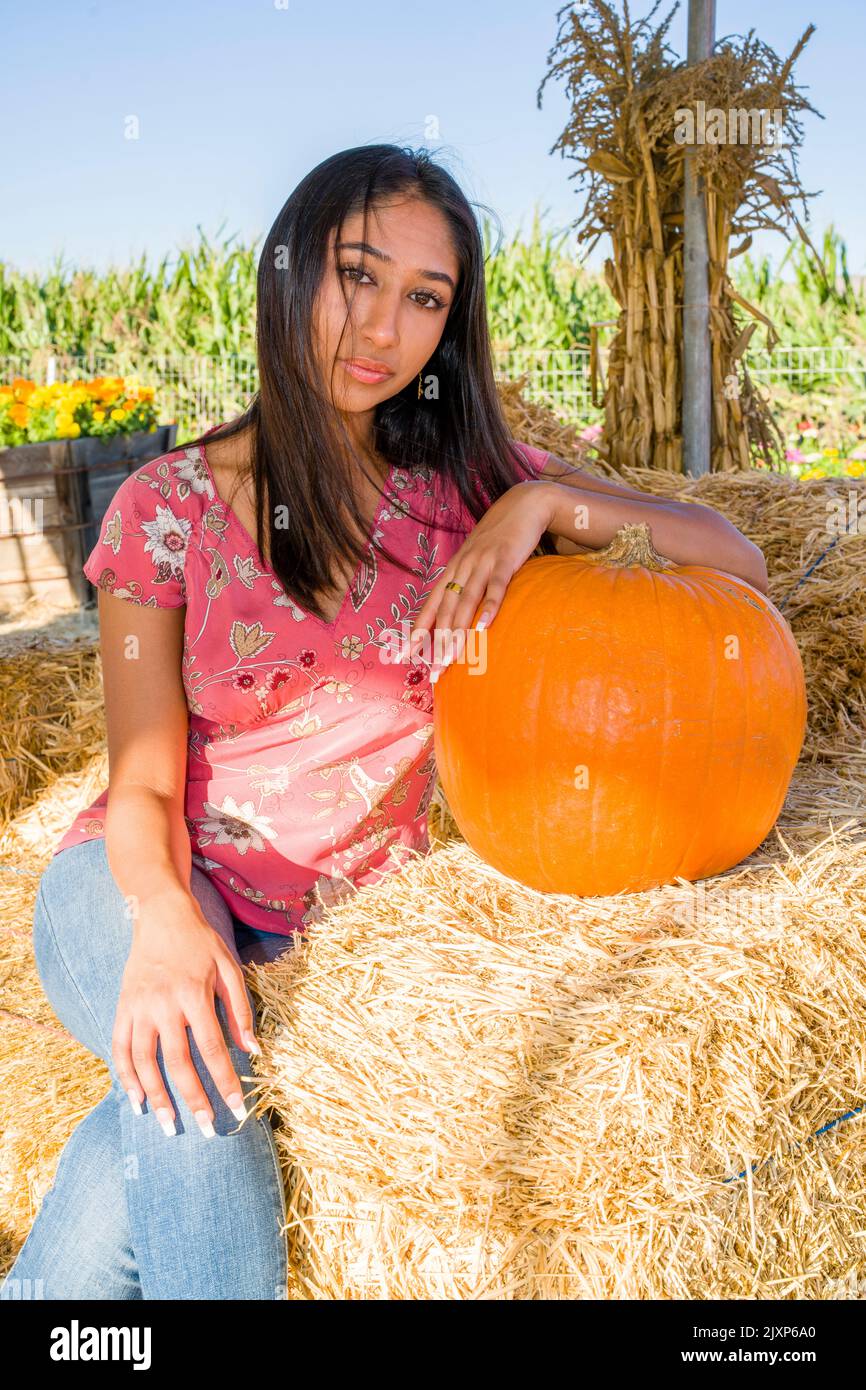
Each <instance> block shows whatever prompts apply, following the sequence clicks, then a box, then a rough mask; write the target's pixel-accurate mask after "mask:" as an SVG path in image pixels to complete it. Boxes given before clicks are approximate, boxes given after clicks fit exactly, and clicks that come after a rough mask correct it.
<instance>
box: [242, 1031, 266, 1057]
mask: <svg viewBox="0 0 866 1390" xmlns="http://www.w3.org/2000/svg"><path fill="white" fill-rule="evenodd" d="M244 1047H245V1048H246V1050H247V1052H255V1053H256V1054H257V1055H259V1054H260V1053H261V1050H262V1049H261V1048H260V1047H259V1045H258V1043H257V1042H256V1040H255V1038H254V1036H253V1034H252V1033H244Z"/></svg>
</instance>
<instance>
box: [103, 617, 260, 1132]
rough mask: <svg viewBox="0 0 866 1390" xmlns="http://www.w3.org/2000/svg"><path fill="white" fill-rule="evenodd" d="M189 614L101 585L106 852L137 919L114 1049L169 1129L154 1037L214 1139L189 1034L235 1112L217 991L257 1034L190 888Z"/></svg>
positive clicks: (170, 1113)
mask: <svg viewBox="0 0 866 1390" xmlns="http://www.w3.org/2000/svg"><path fill="white" fill-rule="evenodd" d="M184 612H185V610H184V608H183V607H172V608H150V607H148V606H147V605H145V604H132V603H130V602H129V601H128V600H126V599H123V598H119V597H117V596H115V595H113V594H109V593H106V592H104V591H102V590H100V593H99V628H100V648H101V652H102V676H103V686H104V689H105V715H106V725H107V731H108V762H109V786H108V811H107V814H106V818H105V849H106V854H107V857H108V864H109V868H110V870H111V875H112V877H113V879H114V881H115V883H116V884H117V886H118V888H119V890H120V892H121V894H122V895H123V897H124V898H125V899H126V900H127V911H128V914H129V916H130V918H131V922H132V942H131V947H130V951H129V956H128V959H127V962H126V968H125V970H124V973H123V978H122V980H121V987H120V995H119V998H118V1003H117V1010H116V1013H115V1019H114V1029H113V1033H112V1048H111V1050H112V1057H113V1060H114V1063H115V1067H116V1070H117V1074H118V1076H119V1078H120V1080H121V1082H122V1084H123V1087H124V1089H125V1090H126V1092H127V1094H128V1095H129V1097H130V1100H131V1101H132V1102H133V1108H135V1106H136V1105H138V1106H140V1103H141V1101H142V1100H144V1099H145V1097H146V1098H147V1100H148V1102H149V1103H150V1105H151V1107H152V1109H153V1110H154V1112H155V1113H156V1115H157V1117H158V1119H159V1120H160V1123H161V1124H163V1128H164V1130H165V1132H166V1134H172V1133H174V1132H175V1131H174V1128H173V1125H174V1118H175V1116H174V1109H173V1105H172V1101H171V1096H170V1095H169V1092H168V1090H167V1088H166V1085H165V1081H164V1079H163V1075H162V1072H161V1070H160V1068H159V1066H158V1064H157V1058H156V1044H157V1041H159V1042H161V1044H162V1052H163V1060H164V1061H165V1064H166V1066H167V1068H168V1070H169V1073H170V1075H171V1077H172V1080H173V1081H174V1082H175V1083H176V1085H177V1088H178V1090H179V1091H180V1093H181V1095H182V1096H183V1098H184V1100H185V1101H186V1102H187V1104H188V1105H189V1108H190V1110H191V1111H192V1112H193V1114H194V1115H195V1117H196V1120H197V1121H198V1123H199V1125H200V1126H201V1128H202V1130H203V1132H204V1133H205V1134H206V1135H208V1136H209V1137H210V1136H211V1135H213V1134H214V1129H213V1118H214V1115H213V1107H212V1105H211V1103H210V1101H209V1099H208V1095H207V1092H206V1091H205V1089H204V1086H203V1085H202V1080H201V1077H200V1076H199V1073H198V1072H197V1071H196V1069H195V1066H194V1065H193V1062H192V1058H191V1056H190V1051H189V1042H188V1040H187V1032H186V1030H187V1028H189V1029H190V1031H191V1032H192V1035H193V1037H194V1038H195V1041H196V1045H197V1046H198V1049H199V1052H200V1054H201V1057H202V1059H203V1060H204V1064H205V1066H206V1067H207V1069H208V1071H209V1072H210V1074H211V1076H212V1077H213V1079H214V1081H215V1083H216V1085H217V1087H218V1089H219V1091H220V1093H221V1095H222V1096H223V1098H224V1100H225V1102H226V1104H227V1105H228V1106H229V1108H230V1109H231V1110H232V1112H233V1113H234V1114H235V1115H236V1116H237V1118H238V1119H239V1120H240V1119H243V1117H244V1115H245V1114H246V1107H245V1106H244V1103H243V1088H242V1086H241V1084H240V1080H239V1078H238V1075H237V1073H236V1071H235V1069H234V1067H233V1066H232V1060H231V1056H230V1054H229V1051H228V1048H227V1047H226V1043H225V1039H224V1037H223V1033H222V1029H221V1027H220V1022H219V1019H218V1018H217V1015H216V1012H215V1009H214V998H215V996H216V994H219V995H220V997H221V998H222V999H223V1002H224V1005H225V1008H226V1014H227V1018H228V1022H229V1027H230V1029H231V1032H232V1035H233V1037H234V1039H235V1041H236V1043H237V1044H238V1046H239V1047H243V1048H245V1049H249V1048H250V1046H251V1045H252V1044H254V1043H255V1038H254V1035H253V1027H254V1019H253V1015H252V1011H251V1009H250V1005H249V1000H248V998H247V995H246V990H245V987H244V976H243V970H242V967H241V966H240V964H239V963H238V961H237V960H236V959H235V957H234V956H233V955H232V953H231V952H230V950H229V948H228V946H227V945H226V943H225V942H224V941H223V939H222V937H221V936H220V935H219V933H218V932H217V931H216V929H215V928H214V927H213V926H212V924H211V923H210V922H209V921H208V920H207V918H206V917H205V915H204V913H203V911H202V908H201V905H200V903H199V901H198V899H197V898H196V896H195V894H194V893H193V892H192V891H191V887H190V878H191V871H192V848H191V845H190V838H189V831H188V829H187V826H186V820H185V817H184V802H185V795H186V776H187V733H188V729H189V710H188V708H187V703H186V693H185V691H184V688H183V681H182V678H181V669H182V652H183V634H184Z"/></svg>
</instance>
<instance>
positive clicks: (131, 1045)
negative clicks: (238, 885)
mask: <svg viewBox="0 0 866 1390" xmlns="http://www.w3.org/2000/svg"><path fill="white" fill-rule="evenodd" d="M215 996H218V997H219V998H221V999H222V1001H223V1004H224V1006H225V1010H226V1016H227V1019H228V1023H229V1027H230V1029H231V1033H232V1037H233V1038H234V1040H235V1042H236V1043H237V1045H238V1047H240V1048H242V1049H243V1050H244V1051H245V1052H258V1051H260V1048H259V1047H258V1044H257V1043H256V1040H255V1036H254V1033H253V1027H254V1019H253V1015H252V1011H251V1009H250V1004H249V1000H248V998H247V993H246V986H245V983H244V974H243V968H242V966H240V965H239V964H238V962H237V960H236V959H235V957H234V956H233V955H232V953H231V951H230V950H229V949H228V947H227V946H226V944H225V942H224V941H223V939H222V937H221V936H220V935H219V933H218V932H216V931H215V930H214V928H213V927H212V926H211V925H210V923H209V922H208V921H207V919H206V918H205V916H204V914H203V913H202V910H201V908H200V906H199V904H198V900H197V899H196V898H195V897H194V896H193V894H191V893H186V892H183V891H180V892H178V893H169V894H165V895H161V896H159V897H156V898H151V899H148V900H147V902H145V903H139V905H138V913H137V915H136V918H135V921H134V923H133V940H132V949H131V950H130V953H129V958H128V960H127V962H126V968H125V970H124V972H123V978H122V980H121V986H120V998H119V1000H118V1005H117V1012H116V1014H115V1020H114V1031H113V1034H112V1039H111V1053H112V1057H113V1060H114V1064H115V1067H116V1069H117V1074H118V1076H119V1077H120V1080H121V1082H122V1084H123V1087H124V1090H125V1091H126V1093H127V1095H128V1096H129V1099H130V1102H131V1104H132V1107H133V1109H134V1110H135V1113H136V1114H140V1113H141V1108H140V1102H141V1101H142V1100H143V1099H144V1097H145V1096H146V1097H147V1101H148V1104H149V1105H151V1106H152V1107H153V1109H154V1110H155V1112H156V1116H157V1119H158V1120H159V1122H160V1124H161V1126H162V1128H163V1131H164V1133H165V1134H167V1135H172V1134H174V1133H176V1131H175V1127H174V1109H173V1107H172V1103H171V1098H170V1096H169V1094H168V1091H167V1090H166V1087H165V1083H164V1082H163V1079H162V1073H161V1072H160V1069H159V1065H158V1062H157V1058H156V1045H157V1041H160V1042H161V1043H162V1055H163V1060H164V1062H165V1065H166V1068H167V1069H168V1071H169V1073H170V1074H171V1077H172V1079H173V1080H174V1081H175V1082H176V1084H177V1088H178V1090H179V1091H180V1093H181V1095H182V1096H183V1098H184V1100H185V1101H186V1103H187V1105H188V1106H189V1108H190V1110H191V1111H192V1113H193V1114H194V1115H195V1118H196V1121H197V1123H198V1125H199V1127H200V1129H201V1130H202V1132H203V1133H204V1134H206V1135H207V1136H208V1138H210V1137H212V1136H213V1133H214V1129H213V1107H212V1106H211V1103H210V1101H209V1100H208V1097H207V1093H206V1091H205V1089H204V1087H203V1086H202V1083H201V1078H200V1077H199V1075H198V1073H197V1071H196V1069H195V1067H194V1065H193V1061H192V1058H191V1056H190V1051H189V1042H188V1038H187V1034H186V1027H187V1025H189V1027H190V1029H191V1030H192V1035H193V1037H194V1038H195V1042H196V1046H197V1047H198V1050H199V1052H200V1053H201V1056H202V1059H203V1060H204V1062H205V1065H206V1066H207V1069H208V1071H209V1072H210V1074H211V1076H212V1077H213V1080H214V1082H215V1083H216V1087H217V1090H218V1091H219V1093H220V1095H221V1096H222V1097H223V1099H224V1100H225V1103H226V1105H227V1106H228V1107H229V1109H230V1110H231V1111H232V1113H233V1114H234V1115H235V1117H236V1118H237V1119H238V1120H242V1119H244V1117H245V1116H246V1114H247V1111H246V1108H245V1106H244V1098H243V1092H242V1089H241V1084H240V1081H239V1079H238V1076H237V1073H236V1072H235V1069H234V1067H233V1066H232V1063H231V1058H230V1056H229V1051H228V1048H227V1046H226V1042H225V1038H224V1037H223V1032H222V1027H221V1026H220V1021H219V1019H218V1018H217V1015H216V1009H215V1007H214V997H215Z"/></svg>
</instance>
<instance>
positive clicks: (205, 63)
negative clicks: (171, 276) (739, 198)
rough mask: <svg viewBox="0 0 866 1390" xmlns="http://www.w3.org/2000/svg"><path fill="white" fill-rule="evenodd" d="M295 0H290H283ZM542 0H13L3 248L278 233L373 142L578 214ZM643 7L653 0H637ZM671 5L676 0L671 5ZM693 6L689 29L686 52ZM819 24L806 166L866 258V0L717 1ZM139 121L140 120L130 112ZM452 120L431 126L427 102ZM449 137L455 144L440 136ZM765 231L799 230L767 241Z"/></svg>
mask: <svg viewBox="0 0 866 1390" xmlns="http://www.w3.org/2000/svg"><path fill="white" fill-rule="evenodd" d="M278 3H279V0H278ZM557 8H558V4H557V3H545V2H544V0H437V3H435V4H432V5H430V4H424V3H420V4H417V3H416V4H412V3H406V0H399V3H398V2H397V0H373V3H371V4H367V5H360V4H358V3H357V0H351V2H350V0H285V8H278V7H277V5H275V3H274V0H235V3H228V0H207V3H205V0H175V3H171V4H169V3H167V2H166V0H150V3H145V4H141V3H132V0H101V3H86V0H43V3H41V4H39V5H36V6H26V5H15V6H10V7H8V8H7V9H6V12H5V16H4V21H3V32H4V59H3V83H2V90H0V115H2V125H3V129H4V131H5V132H7V135H6V140H5V151H6V152H5V157H4V159H3V161H2V165H0V209H2V212H0V219H2V220H0V256H2V258H3V259H5V260H7V261H9V262H11V263H12V264H13V265H15V266H17V267H18V268H20V269H24V270H39V269H44V268H45V267H46V266H47V265H48V264H49V262H50V260H51V258H52V257H53V256H54V255H55V254H57V253H62V255H63V257H64V259H65V260H66V261H67V262H68V263H69V264H70V265H88V266H96V267H99V268H104V267H105V266H106V265H108V264H110V263H112V262H113V263H115V264H121V265H122V264H126V263H127V262H128V261H129V260H130V258H131V257H134V256H137V255H140V254H141V253H142V252H144V253H146V254H147V256H148V257H149V258H150V259H151V260H152V261H155V260H156V259H157V258H158V257H160V256H161V255H162V254H164V253H165V252H172V251H173V250H175V249H176V248H177V247H178V246H179V245H183V244H186V243H188V242H190V241H194V240H195V239H196V237H197V233H196V226H197V224H201V226H202V227H203V228H204V230H205V231H206V232H207V233H208V234H209V235H211V236H213V235H215V234H216V232H217V230H218V229H219V228H220V226H221V225H222V224H225V226H224V234H226V233H230V232H237V233H239V234H240V235H241V236H242V237H243V238H244V239H245V240H246V239H250V238H252V237H253V236H255V235H264V234H265V233H266V231H267V229H268V227H269V226H270V224H271V222H272V221H273V218H274V216H275V215H276V213H277V211H278V210H279V208H280V206H281V205H282V203H283V201H284V200H285V198H286V196H287V195H288V193H289V192H290V191H291V189H292V188H293V187H294V185H295V184H296V183H297V181H298V180H299V179H300V178H301V177H302V176H303V175H304V174H305V173H306V172H307V171H308V170H309V169H310V168H312V167H313V166H314V165H315V164H316V163H318V162H319V160H321V159H323V158H325V157H326V156H327V155H329V154H331V153H333V152H334V151H336V150H339V149H344V148H346V147H348V146H351V145H356V144H362V143H366V142H368V141H371V140H383V141H395V142H397V143H410V144H422V143H428V144H430V145H431V146H432V147H433V148H434V149H437V150H440V151H441V152H443V153H444V155H445V156H446V158H447V161H448V164H449V167H450V168H451V170H452V172H453V173H455V174H456V176H457V177H458V179H459V180H460V182H461V184H462V186H463V187H464V189H465V190H466V191H467V193H468V194H469V196H470V197H472V198H474V199H477V200H481V201H483V202H486V203H488V204H490V205H491V206H492V207H493V208H494V209H495V210H496V212H497V214H498V215H499V217H500V218H501V219H502V221H503V223H504V225H505V229H506V231H511V230H513V229H514V228H515V227H516V226H517V225H518V224H519V223H520V222H521V221H522V222H523V224H524V226H526V225H527V224H528V220H529V216H530V213H531V209H532V207H533V204H534V203H535V202H537V201H538V202H540V203H541V205H542V207H545V208H547V209H549V211H550V218H551V225H554V226H560V227H565V226H567V225H568V224H569V223H570V222H571V221H572V220H573V219H574V216H575V213H576V211H577V209H578V199H577V196H576V194H575V192H574V182H573V181H572V182H569V179H568V175H569V174H570V173H571V171H572V170H573V169H574V168H575V167H576V166H575V164H574V162H573V161H571V160H564V159H562V158H561V157H560V156H559V155H558V154H557V155H550V154H549V153H548V151H549V149H550V147H551V146H552V145H553V143H554V141H555V140H556V138H557V136H558V134H559V132H560V130H561V129H562V127H563V125H564V122H565V119H566V102H565V97H564V94H563V91H562V87H561V85H559V84H556V83H553V82H550V83H548V85H547V87H546V88H545V94H544V98H543V105H542V109H541V110H539V109H538V108H537V106H536V99H535V94H536V91H537V88H538V84H539V82H540V80H541V78H542V76H543V74H544V71H545V67H546V55H547V51H548V49H549V47H550V46H551V44H552V42H553V40H554V37H555V33H556V18H555V16H556V10H557ZM632 8H633V13H635V14H646V13H647V12H648V10H649V3H648V0H644V2H643V3H642V0H634V3H633V7H632ZM664 12H665V10H664V8H663V9H662V13H664ZM685 13H686V8H685V4H684V5H682V6H681V8H680V10H679V12H678V13H677V15H676V17H675V19H674V24H673V29H672V42H673V44H674V47H675V48H676V49H677V50H678V51H680V52H684V48H685ZM809 22H814V23H815V24H816V26H817V30H816V33H815V34H814V35H813V36H812V39H811V40H810V43H809V45H808V47H807V49H806V52H805V54H804V55H803V57H802V58H801V60H800V65H799V68H798V74H799V77H798V80H799V81H800V82H801V83H805V84H807V85H808V88H809V91H808V93H807V95H808V96H809V99H810V100H811V101H812V104H813V105H814V106H816V107H817V108H818V110H819V111H821V112H822V113H823V114H824V116H825V118H826V119H825V120H823V121H821V120H818V119H817V118H814V117H807V125H806V130H807V140H806V147H805V154H804V157H803V160H802V166H801V167H802V173H803V181H804V183H805V185H806V187H807V188H809V189H815V190H818V189H821V190H823V192H822V193H821V196H820V197H819V198H817V199H815V201H814V203H813V212H812V218H813V225H814V228H815V231H816V234H817V235H820V234H821V233H822V231H823V228H824V227H825V226H826V225H827V224H828V223H829V222H831V221H833V222H835V223H836V225H837V226H838V228H839V229H840V231H841V232H842V234H843V235H844V236H845V238H846V240H847V241H848V245H849V251H850V266H851V270H852V271H853V272H855V273H858V274H862V273H864V272H866V180H864V176H863V173H864V167H866V157H864V146H866V129H864V127H866V121H864V117H863V110H864V88H866V3H864V0H823V3H821V4H820V5H819V4H817V3H816V0H760V3H756V0H717V33H718V34H720V35H721V34H725V33H743V32H745V31H747V29H748V27H749V25H750V24H754V25H755V26H756V27H757V30H758V33H759V36H760V37H761V38H763V39H764V40H765V41H766V42H768V43H769V44H771V45H772V46H773V47H774V48H776V50H777V51H778V52H780V53H787V52H789V51H790V49H791V48H792V47H793V44H794V42H795V41H796V39H797V38H798V37H799V35H800V34H801V32H802V31H803V29H804V28H805V27H806V26H807V24H808V23H809ZM130 115H134V116H136V117H137V118H138V120H139V121H140V138H139V139H138V140H127V139H125V138H124V121H125V119H126V118H127V117H128V116H130ZM430 116H434V117H436V119H437V120H438V123H439V135H438V137H437V138H434V139H429V140H425V121H426V120H427V118H428V117H430ZM443 147H444V149H443ZM761 245H762V246H763V247H766V249H771V250H772V249H774V248H778V253H779V254H780V253H781V250H782V249H783V247H784V243H783V242H782V239H781V238H770V239H768V240H765V241H764V242H763V243H762V244H761Z"/></svg>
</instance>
